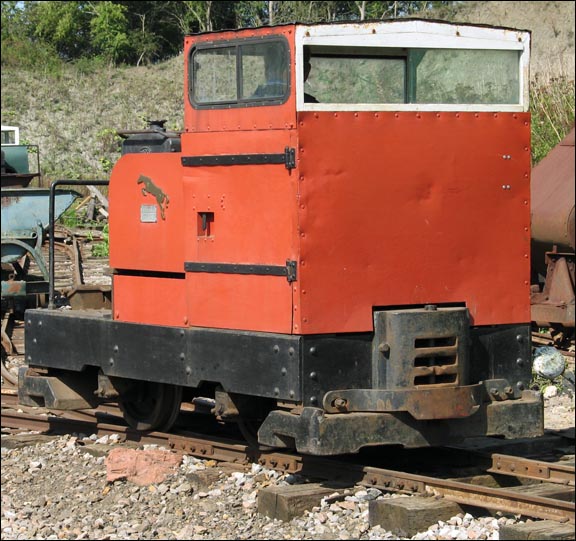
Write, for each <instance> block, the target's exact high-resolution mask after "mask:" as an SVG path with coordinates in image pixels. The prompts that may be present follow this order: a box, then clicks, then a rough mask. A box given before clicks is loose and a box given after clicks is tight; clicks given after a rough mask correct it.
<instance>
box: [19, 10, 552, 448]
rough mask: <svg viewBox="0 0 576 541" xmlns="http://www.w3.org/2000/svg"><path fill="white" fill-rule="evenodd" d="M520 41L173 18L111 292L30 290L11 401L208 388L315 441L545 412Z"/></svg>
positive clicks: (535, 423)
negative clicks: (168, 112) (101, 307)
mask: <svg viewBox="0 0 576 541" xmlns="http://www.w3.org/2000/svg"><path fill="white" fill-rule="evenodd" d="M529 54H530V34H529V32H524V31H517V30H512V29H505V28H494V27H484V26H482V27H480V26H473V25H457V24H450V23H443V22H433V21H420V20H395V21H383V22H373V23H350V24H344V23H342V24H317V25H303V24H289V25H284V26H276V27H267V28H257V29H245V30H238V31H227V32H210V33H203V34H199V35H194V36H188V37H186V39H185V50H184V59H185V61H184V63H185V67H184V89H185V90H184V131H183V132H182V133H181V134H169V133H168V132H165V131H163V129H162V128H161V127H156V128H155V129H153V130H151V133H150V137H149V138H148V139H147V140H146V141H142V140H139V139H137V136H132V137H128V138H127V139H126V141H125V143H124V151H123V155H122V157H121V158H120V160H119V161H118V163H117V164H116V166H115V168H114V170H113V172H112V175H111V179H110V189H109V201H110V209H109V210H110V265H111V267H112V269H113V272H114V276H113V309H112V313H108V312H91V311H74V310H73V311H57V310H31V311H29V312H27V315H26V321H27V323H26V354H27V358H28V361H29V366H30V368H29V369H28V370H27V371H22V373H21V374H20V393H19V394H20V399H21V401H23V402H28V403H46V404H47V405H51V406H52V407H72V406H73V405H74V406H76V407H77V406H79V405H81V404H82V403H83V401H85V400H87V399H89V398H90V397H91V396H92V395H93V394H94V393H95V394H96V395H97V396H99V397H100V398H102V399H114V398H118V399H119V401H120V403H121V405H122V407H123V410H124V413H125V417H126V419H127V420H128V422H129V423H130V424H131V425H133V426H134V427H136V428H138V429H142V430H151V429H161V430H167V429H169V428H170V426H171V425H172V424H173V423H174V421H175V419H176V417H177V415H178V412H179V410H180V405H181V402H182V401H183V400H185V401H193V400H194V398H195V397H207V398H209V399H211V400H212V403H213V411H214V413H215V414H216V415H218V416H219V417H220V418H222V419H224V420H231V421H237V422H239V423H240V426H241V427H242V428H243V429H244V430H245V431H246V432H248V433H249V432H252V433H253V434H254V435H255V436H256V435H257V438H258V441H259V443H261V444H265V445H269V446H276V447H295V448H296V449H298V450H299V451H301V452H305V453H310V454H319V455H329V454H340V453H348V452H355V451H357V450H358V449H360V448H361V447H364V446H367V445H381V444H402V445H405V446H424V445H431V444H442V443H446V442H452V441H454V440H455V439H458V438H463V437H467V436H478V435H502V436H506V437H520V436H522V437H524V436H535V435H539V434H541V433H542V431H543V408H542V401H541V398H540V397H539V395H538V394H537V393H532V392H531V391H528V390H527V389H528V384H529V382H530V379H531V343H530V115H529V113H528V112H527V111H528V90H527V89H528V75H529ZM36 368H45V369H48V371H47V373H40V372H39V371H37V370H34V369H36Z"/></svg>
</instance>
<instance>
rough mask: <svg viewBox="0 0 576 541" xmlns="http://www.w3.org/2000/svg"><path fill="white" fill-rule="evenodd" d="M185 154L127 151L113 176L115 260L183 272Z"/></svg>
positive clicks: (118, 264)
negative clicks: (182, 164) (183, 163)
mask: <svg viewBox="0 0 576 541" xmlns="http://www.w3.org/2000/svg"><path fill="white" fill-rule="evenodd" d="M182 176H183V169H182V166H181V164H180V155H177V154H169V153H159V154H126V155H124V156H122V157H121V158H120V160H118V162H117V164H116V166H115V167H114V169H113V170H112V175H111V177H110V187H109V199H110V207H109V211H110V217H109V227H110V266H111V267H112V268H115V269H124V270H138V271H155V272H184V267H183V261H184V238H183V234H182V224H183V219H184V214H183V213H184V201H183V198H182Z"/></svg>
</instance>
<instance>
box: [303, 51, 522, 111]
mask: <svg viewBox="0 0 576 541" xmlns="http://www.w3.org/2000/svg"><path fill="white" fill-rule="evenodd" d="M310 63H311V68H310V75H309V76H308V78H307V79H306V81H305V83H304V92H305V93H306V94H307V95H313V96H314V98H315V100H316V101H317V102H318V103H327V104H380V105H385V104H391V105H393V104H461V105H480V104H481V105H492V104H511V105H515V104H519V103H520V98H521V95H520V90H521V84H520V52H519V51H516V50H475V49H425V48H404V49H393V48H386V47H383V48H376V47H374V48H372V47H362V48H360V47H336V46H316V47H314V46H311V47H310Z"/></svg>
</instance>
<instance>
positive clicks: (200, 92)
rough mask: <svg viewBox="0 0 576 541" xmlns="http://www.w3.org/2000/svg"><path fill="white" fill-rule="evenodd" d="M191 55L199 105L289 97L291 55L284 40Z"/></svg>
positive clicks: (252, 103)
mask: <svg viewBox="0 0 576 541" xmlns="http://www.w3.org/2000/svg"><path fill="white" fill-rule="evenodd" d="M191 55H192V58H191V60H192V61H191V64H190V65H191V66H192V70H191V81H190V87H191V88H190V97H191V102H192V104H193V106H195V107H198V108H202V107H212V108H217V107H234V106H236V107H241V106H255V105H274V104H279V103H284V102H285V101H286V99H287V98H288V94H289V91H290V57H289V51H288V44H287V42H286V41H285V40H283V39H282V40H281V39H275V40H268V41H258V42H249V41H248V42H239V43H228V44H225V45H222V46H213V47H206V48H198V49H195V50H193V51H192V53H191Z"/></svg>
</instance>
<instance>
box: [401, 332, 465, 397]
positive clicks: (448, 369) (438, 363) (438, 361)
mask: <svg viewBox="0 0 576 541" xmlns="http://www.w3.org/2000/svg"><path fill="white" fill-rule="evenodd" d="M458 368H459V367H458V337H456V336H443V337H433V338H416V339H415V340H414V367H413V371H412V374H413V381H414V385H416V386H422V385H457V384H458V383H459V382H458V373H459V370H458Z"/></svg>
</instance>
